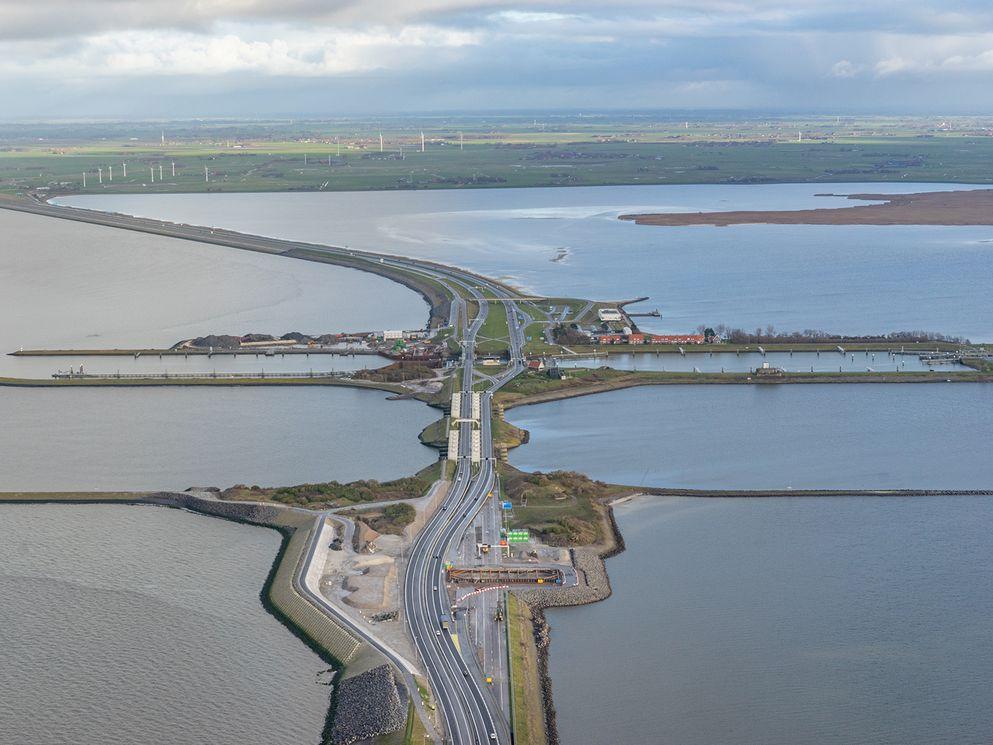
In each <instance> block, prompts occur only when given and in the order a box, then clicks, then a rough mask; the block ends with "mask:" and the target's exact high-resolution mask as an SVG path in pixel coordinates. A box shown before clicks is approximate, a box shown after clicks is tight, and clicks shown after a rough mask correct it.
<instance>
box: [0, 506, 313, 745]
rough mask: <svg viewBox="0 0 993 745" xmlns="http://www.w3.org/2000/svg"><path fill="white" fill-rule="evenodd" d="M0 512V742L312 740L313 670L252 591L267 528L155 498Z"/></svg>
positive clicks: (263, 559) (180, 744) (265, 554)
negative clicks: (159, 503)
mask: <svg viewBox="0 0 993 745" xmlns="http://www.w3.org/2000/svg"><path fill="white" fill-rule="evenodd" d="M0 521H2V522H3V528H4V533H3V534H4V537H3V540H2V541H0V594H2V597H3V602H2V603H0V740H2V741H3V742H5V743H12V744H14V743H16V744H17V745H52V744H53V743H87V744H88V745H89V744H95V743H101V744H106V745H133V743H139V742H148V743H171V744H173V745H202V744H203V743H213V744H214V745H245V744H246V743H259V744H261V743H285V744H286V745H290V744H291V743H292V745H301V744H306V743H317V742H318V741H319V740H320V733H321V729H322V727H323V723H324V715H325V713H326V710H327V706H328V700H329V689H328V688H327V687H326V686H321V685H317V684H316V683H315V675H316V674H317V673H318V672H319V671H321V670H322V669H326V668H327V665H326V664H325V663H324V662H322V661H321V660H320V659H319V658H318V657H317V656H316V655H315V654H314V653H313V652H311V651H310V650H309V649H308V648H307V647H306V646H305V645H304V644H303V643H302V642H300V641H299V640H298V639H297V638H296V637H294V636H293V635H292V634H291V633H290V632H289V631H287V630H286V629H285V628H284V627H283V626H281V625H280V624H279V622H278V621H276V619H274V618H273V617H272V616H270V615H269V614H268V613H267V612H266V611H265V610H264V609H263V608H262V605H261V603H260V601H259V592H260V590H261V589H262V584H263V582H265V578H266V575H267V574H268V572H269V568H270V566H271V564H272V561H273V559H274V558H275V555H276V551H277V549H278V547H279V540H280V539H279V535H278V534H277V533H275V532H274V531H271V530H266V529H263V528H254V527H247V526H242V525H236V524H234V523H230V522H226V521H223V520H218V519H214V518H209V517H203V516H199V515H193V514H189V513H185V512H181V511H178V510H167V509H163V508H155V507H124V506H103V505H92V506H62V505H58V506H55V505H30V506H27V505H25V506H21V505H0Z"/></svg>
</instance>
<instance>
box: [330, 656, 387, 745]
mask: <svg viewBox="0 0 993 745" xmlns="http://www.w3.org/2000/svg"><path fill="white" fill-rule="evenodd" d="M337 697H338V703H337V708H336V711H335V717H334V722H333V723H332V725H331V732H330V734H329V736H328V739H327V741H326V742H327V745H350V743H353V742H358V741H359V740H368V739H371V738H373V737H377V736H378V735H385V734H388V733H390V732H396V731H397V730H399V729H400V728H401V727H403V726H404V724H405V723H406V721H407V708H406V706H405V705H404V701H403V700H402V699H401V696H400V688H399V687H398V686H397V682H396V678H394V677H393V671H392V669H391V668H390V666H389V665H380V666H379V667H374V668H373V669H372V670H367V671H366V672H364V673H362V674H361V675H356V676H354V677H352V678H348V679H347V680H343V681H342V682H341V683H339V684H338V690H337Z"/></svg>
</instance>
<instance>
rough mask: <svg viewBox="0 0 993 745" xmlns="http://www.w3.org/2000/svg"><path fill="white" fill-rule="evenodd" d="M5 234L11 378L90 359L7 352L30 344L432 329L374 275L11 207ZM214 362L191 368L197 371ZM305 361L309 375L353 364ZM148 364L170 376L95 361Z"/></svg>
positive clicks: (0, 336)
mask: <svg viewBox="0 0 993 745" xmlns="http://www.w3.org/2000/svg"><path fill="white" fill-rule="evenodd" d="M0 233H2V235H3V242H2V245H0V292H2V294H3V299H4V312H3V313H0V375H9V376H14V377H39V376H40V377H47V376H48V375H50V374H51V373H52V372H54V371H55V370H56V369H58V367H59V366H62V367H63V368H65V367H68V365H69V364H78V362H79V361H78V360H64V359H59V360H54V359H53V360H37V359H24V358H16V357H9V356H8V355H7V353H9V352H13V351H15V350H17V349H19V348H21V347H25V348H43V349H44V348H48V349H55V348H116V347H150V346H171V345H172V344H174V343H175V342H177V341H179V340H180V339H187V338H190V337H193V336H200V335H203V334H210V333H222V334H243V333H249V332H260V333H270V334H276V335H279V334H284V333H286V332H288V331H302V332H304V333H326V332H332V331H339V330H356V331H360V330H375V329H384V328H397V327H403V328H420V327H421V326H423V325H424V324H425V322H426V321H427V306H426V305H425V303H424V301H423V300H422V299H421V298H420V296H418V295H417V294H415V293H414V292H412V291H410V290H408V289H406V288H405V287H402V286H400V285H398V284H396V283H394V282H390V281H389V280H386V279H383V278H381V277H377V276H375V275H372V274H367V273H365V272H358V271H354V270H350V269H343V268H339V267H333V266H330V265H324V264H315V263H313V262H307V261H297V260H291V259H285V258H280V257H277V256H269V255H266V254H256V253H252V252H249V251H239V250H236V249H228V248H223V247H219V246H208V245H202V244H197V243H192V242H189V241H180V240H172V239H168V238H161V237H157V236H151V235H143V234H141V233H134V232H129V231H122V230H114V229H112V228H102V227H99V226H94V225H85V224H83V223H75V222H69V221H66V220H55V219H51V218H45V217H38V216H36V215H22V214H18V213H12V212H7V211H5V210H4V211H0ZM370 298H375V302H370V301H369V299H370ZM367 359H370V358H367ZM132 362H133V361H132ZM170 364H171V365H173V366H176V365H179V364H181V362H180V361H178V360H173V361H171V363H170ZM204 364H205V363H204V362H203V361H202V360H200V359H196V360H190V364H189V365H188V366H187V369H188V370H189V371H191V372H192V371H197V370H199V369H201V368H202V366H203V365H204ZM209 364H211V365H218V366H219V365H222V364H223V366H224V367H223V368H221V369H225V370H228V369H248V368H252V369H255V366H254V358H242V359H241V360H240V361H239V362H238V363H237V365H238V366H237V367H236V366H235V365H234V364H232V363H231V362H230V361H229V359H228V358H215V359H214V360H212V361H211V362H210V363H209ZM270 364H271V362H270V361H264V362H260V363H259V364H258V367H265V366H266V365H270ZM293 364H294V367H299V368H301V371H306V370H307V369H309V367H311V366H315V365H318V364H328V365H336V364H337V365H340V364H351V363H349V362H346V363H341V362H339V361H337V360H330V361H326V362H324V363H321V362H319V361H318V360H317V359H315V358H310V359H309V361H308V360H305V359H304V358H301V359H299V360H294V361H293ZM138 366H140V367H141V368H142V369H155V370H156V371H164V370H165V369H168V368H167V366H166V365H165V364H163V365H161V366H160V365H157V364H156V362H155V361H154V360H144V361H141V362H140V363H135V364H131V362H129V361H128V360H127V359H126V358H125V359H124V360H120V359H114V360H110V361H107V360H101V361H96V362H92V361H91V362H90V364H89V368H90V369H91V370H93V371H97V370H98V369H99V370H101V371H103V370H108V371H113V370H116V369H117V368H118V367H138ZM174 369H175V368H174ZM337 369H342V367H338V368H337Z"/></svg>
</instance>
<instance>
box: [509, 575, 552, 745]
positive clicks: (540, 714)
mask: <svg viewBox="0 0 993 745" xmlns="http://www.w3.org/2000/svg"><path fill="white" fill-rule="evenodd" d="M507 645H508V649H509V652H510V695H511V701H512V708H513V722H512V724H513V728H514V741H515V742H518V743H522V745H524V744H526V745H546V744H547V742H548V738H547V735H546V732H545V710H544V703H543V698H542V695H541V686H540V682H539V678H538V649H537V647H536V646H535V643H534V626H533V623H532V621H531V611H530V610H529V609H528V607H527V606H526V605H525V604H524V603H522V602H520V601H519V600H518V599H517V598H516V597H515V596H514V595H513V593H507Z"/></svg>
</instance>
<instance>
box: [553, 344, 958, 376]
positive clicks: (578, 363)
mask: <svg viewBox="0 0 993 745" xmlns="http://www.w3.org/2000/svg"><path fill="white" fill-rule="evenodd" d="M894 348H895V349H899V348H900V345H899V344H896V345H894ZM557 364H558V366H559V367H603V366H605V367H611V368H614V369H615V370H658V371H661V372H665V371H668V372H693V371H694V370H697V371H699V372H750V371H752V370H755V369H756V368H759V367H762V365H764V364H769V365H770V366H772V367H778V368H780V369H782V370H786V371H788V372H869V371H872V372H905V371H911V370H916V371H921V370H935V371H936V372H938V373H940V372H941V371H942V370H964V369H965V367H963V366H961V365H954V366H953V365H947V364H943V365H928V364H927V363H925V362H923V361H922V360H921V359H920V357H918V356H916V355H908V354H889V353H887V352H857V353H851V352H847V353H845V354H841V353H839V352H821V353H817V352H792V353H791V352H767V353H766V354H761V353H760V352H744V353H740V354H735V353H734V352H691V353H688V354H679V353H678V352H674V353H668V352H664V353H660V354H652V353H649V354H604V355H599V356H596V357H564V358H562V359H560V360H558V361H557Z"/></svg>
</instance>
